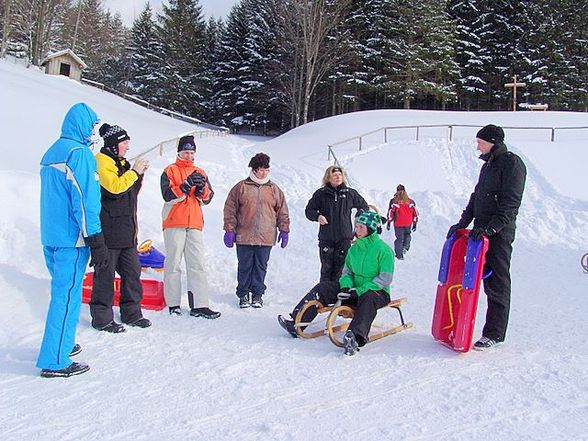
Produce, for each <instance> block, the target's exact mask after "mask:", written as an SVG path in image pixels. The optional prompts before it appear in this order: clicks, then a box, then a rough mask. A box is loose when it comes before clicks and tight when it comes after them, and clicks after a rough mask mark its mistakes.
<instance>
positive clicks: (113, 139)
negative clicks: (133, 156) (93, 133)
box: [98, 123, 131, 154]
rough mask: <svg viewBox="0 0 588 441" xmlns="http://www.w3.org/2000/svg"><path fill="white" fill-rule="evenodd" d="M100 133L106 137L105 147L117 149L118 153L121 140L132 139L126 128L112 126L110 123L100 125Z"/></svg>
mask: <svg viewBox="0 0 588 441" xmlns="http://www.w3.org/2000/svg"><path fill="white" fill-rule="evenodd" d="M98 133H99V134H100V136H102V138H103V139H104V147H106V148H110V149H113V150H116V151H115V153H117V154H118V144H119V143H120V142H123V141H126V140H127V139H131V137H130V136H129V134H128V133H127V131H126V130H125V129H123V128H122V127H120V126H111V125H110V124H107V123H104V124H102V125H101V126H100V129H99V130H98Z"/></svg>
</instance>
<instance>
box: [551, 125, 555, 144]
mask: <svg viewBox="0 0 588 441" xmlns="http://www.w3.org/2000/svg"><path fill="white" fill-rule="evenodd" d="M554 141H555V127H552V128H551V142H554Z"/></svg>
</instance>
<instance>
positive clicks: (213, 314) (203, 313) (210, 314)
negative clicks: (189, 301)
mask: <svg viewBox="0 0 588 441" xmlns="http://www.w3.org/2000/svg"><path fill="white" fill-rule="evenodd" d="M190 315H191V316H192V317H204V318H205V319H210V320H213V319H217V318H219V317H220V316H221V313H220V312H217V311H213V310H212V309H210V308H192V309H191V310H190Z"/></svg>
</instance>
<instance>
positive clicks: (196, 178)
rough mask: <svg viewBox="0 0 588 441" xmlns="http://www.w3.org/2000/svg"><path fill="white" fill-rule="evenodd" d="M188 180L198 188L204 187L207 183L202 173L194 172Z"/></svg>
mask: <svg viewBox="0 0 588 441" xmlns="http://www.w3.org/2000/svg"><path fill="white" fill-rule="evenodd" d="M187 180H188V182H190V184H192V186H194V187H196V190H198V189H204V185H205V184H206V178H205V177H204V175H203V174H202V173H198V172H194V173H192V174H191V175H190V176H188V179H187Z"/></svg>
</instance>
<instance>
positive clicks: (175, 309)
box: [169, 306, 182, 315]
mask: <svg viewBox="0 0 588 441" xmlns="http://www.w3.org/2000/svg"><path fill="white" fill-rule="evenodd" d="M169 315H182V308H180V307H179V306H170V307H169Z"/></svg>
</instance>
